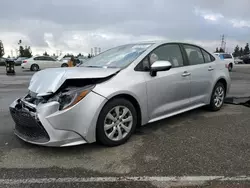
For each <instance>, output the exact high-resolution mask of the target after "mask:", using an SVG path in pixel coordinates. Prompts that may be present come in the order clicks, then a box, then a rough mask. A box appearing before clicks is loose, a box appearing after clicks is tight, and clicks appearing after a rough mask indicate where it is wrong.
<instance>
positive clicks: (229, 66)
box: [228, 63, 233, 72]
mask: <svg viewBox="0 0 250 188" xmlns="http://www.w3.org/2000/svg"><path fill="white" fill-rule="evenodd" d="M228 70H229V72H232V70H233V64H232V63H230V64H229V65H228Z"/></svg>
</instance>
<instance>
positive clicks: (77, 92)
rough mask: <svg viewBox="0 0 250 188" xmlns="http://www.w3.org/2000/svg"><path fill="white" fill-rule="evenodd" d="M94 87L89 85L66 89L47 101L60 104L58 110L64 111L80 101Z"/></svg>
mask: <svg viewBox="0 0 250 188" xmlns="http://www.w3.org/2000/svg"><path fill="white" fill-rule="evenodd" d="M94 87H95V86H94V85H91V86H86V87H83V88H67V89H66V90H64V91H62V92H61V93H60V94H58V95H55V96H54V97H52V98H51V99H49V102H50V101H58V102H59V104H60V106H59V110H65V109H67V108H70V107H72V106H74V105H75V104H77V103H78V102H79V101H81V100H82V99H83V98H84V97H85V96H86V95H87V94H88V93H89V92H90V91H91V90H92V89H93V88H94Z"/></svg>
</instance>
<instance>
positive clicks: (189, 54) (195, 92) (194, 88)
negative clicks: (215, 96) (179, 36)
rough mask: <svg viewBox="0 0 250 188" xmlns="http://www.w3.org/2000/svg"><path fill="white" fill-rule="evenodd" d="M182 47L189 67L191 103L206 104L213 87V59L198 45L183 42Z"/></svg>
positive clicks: (193, 104) (194, 104)
mask: <svg viewBox="0 0 250 188" xmlns="http://www.w3.org/2000/svg"><path fill="white" fill-rule="evenodd" d="M183 48H184V51H185V52H186V58H187V60H188V62H189V66H190V67H191V69H190V73H191V91H190V102H191V105H192V106H196V105H202V104H207V103H208V101H209V100H210V99H209V98H210V94H211V91H212V89H213V83H214V80H213V77H214V69H215V59H214V57H213V56H212V55H211V54H209V53H208V52H207V51H205V50H204V49H202V48H200V47H197V46H194V45H189V44H183Z"/></svg>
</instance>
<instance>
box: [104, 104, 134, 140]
mask: <svg viewBox="0 0 250 188" xmlns="http://www.w3.org/2000/svg"><path fill="white" fill-rule="evenodd" d="M132 125H133V116H132V113H131V111H130V110H129V109H128V108H127V107H125V106H116V107H114V108H113V109H111V110H110V111H109V112H108V114H107V115H106V117H105V120H104V132H105V134H106V136H107V137H108V138H109V139H110V140H113V141H119V140H121V139H123V138H125V137H126V136H127V134H128V133H130V131H131V129H132Z"/></svg>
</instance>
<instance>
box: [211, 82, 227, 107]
mask: <svg viewBox="0 0 250 188" xmlns="http://www.w3.org/2000/svg"><path fill="white" fill-rule="evenodd" d="M219 87H221V88H222V89H223V93H224V94H223V100H222V104H221V105H220V106H216V102H215V93H216V90H217V88H219ZM225 96H226V91H225V86H224V85H223V84H222V83H221V82H218V83H217V84H216V85H215V87H214V89H213V92H212V95H211V99H210V104H209V106H208V107H209V109H210V110H211V111H218V110H220V109H221V107H222V106H223V104H224V100H225Z"/></svg>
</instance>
